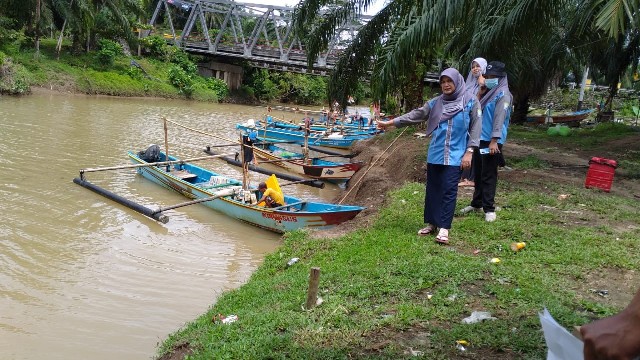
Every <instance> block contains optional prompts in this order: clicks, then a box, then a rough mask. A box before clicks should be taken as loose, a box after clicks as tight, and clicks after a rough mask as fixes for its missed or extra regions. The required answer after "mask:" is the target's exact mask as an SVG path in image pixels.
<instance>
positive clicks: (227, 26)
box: [149, 0, 370, 75]
mask: <svg viewBox="0 0 640 360" xmlns="http://www.w3.org/2000/svg"><path fill="white" fill-rule="evenodd" d="M293 10H294V9H293V8H290V7H285V6H277V5H264V4H252V3H241V2H235V1H232V0H207V1H205V0H158V4H157V6H156V9H155V11H154V13H153V16H152V18H151V20H150V22H149V23H150V24H151V25H152V26H154V28H155V27H156V22H157V21H158V19H159V17H160V15H161V12H162V11H164V13H165V14H167V18H166V22H167V23H168V25H169V29H170V31H171V34H163V35H164V36H165V38H167V40H169V41H170V42H172V43H173V44H174V45H176V46H178V47H180V48H182V49H184V50H185V51H188V52H194V53H200V54H209V55H215V56H219V57H230V58H236V59H244V60H248V61H249V62H250V63H252V64H254V66H256V67H270V68H285V69H293V68H295V69H298V70H297V72H299V71H300V69H307V68H308V63H307V55H306V52H305V50H304V45H303V43H302V42H301V41H300V39H298V38H297V37H296V36H294V35H293V26H292V24H293V20H292V16H293ZM172 13H173V15H172ZM185 14H188V15H187V16H186V21H185V23H184V27H183V29H182V31H181V32H180V33H178V32H176V27H175V23H174V21H175V20H176V18H178V17H182V18H184V17H185ZM369 19H370V17H368V16H362V17H361V19H360V20H361V21H359V23H355V24H344V25H343V26H341V27H340V28H339V29H338V30H336V32H335V33H334V37H333V38H332V39H331V40H330V42H329V49H328V50H327V51H325V52H323V53H321V54H320V55H319V56H318V58H317V59H316V60H315V61H314V63H313V66H312V69H311V73H315V74H322V75H326V74H327V73H328V72H329V71H330V70H332V69H333V68H334V67H335V64H336V62H337V60H338V58H339V57H340V55H341V54H342V52H343V50H344V49H345V48H346V45H347V44H348V43H349V42H350V41H351V39H353V37H354V36H355V34H356V33H357V31H358V29H359V28H360V27H361V26H362V24H363V22H366V21H368V20H369ZM248 20H251V21H248ZM251 23H254V24H253V26H252V28H251V31H250V33H249V34H248V35H247V34H245V30H249V29H245V27H246V25H247V24H251ZM243 25H244V26H243ZM210 33H216V34H215V37H212V36H211V35H212V34H210ZM269 33H271V34H272V35H275V37H274V38H272V39H270V38H269ZM261 40H262V42H263V43H264V44H261ZM265 64H269V65H268V66H265Z"/></svg>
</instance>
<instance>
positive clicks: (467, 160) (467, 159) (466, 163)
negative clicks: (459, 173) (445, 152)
mask: <svg viewBox="0 0 640 360" xmlns="http://www.w3.org/2000/svg"><path fill="white" fill-rule="evenodd" d="M472 158H473V153H470V152H468V151H465V152H464V156H463V157H462V163H461V164H460V166H461V167H462V169H463V170H465V169H468V168H470V167H471V159H472Z"/></svg>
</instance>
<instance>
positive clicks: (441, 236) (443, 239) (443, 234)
mask: <svg viewBox="0 0 640 360" xmlns="http://www.w3.org/2000/svg"><path fill="white" fill-rule="evenodd" d="M436 242H437V243H438V244H444V245H448V244H449V230H448V229H440V232H439V233H438V236H436Z"/></svg>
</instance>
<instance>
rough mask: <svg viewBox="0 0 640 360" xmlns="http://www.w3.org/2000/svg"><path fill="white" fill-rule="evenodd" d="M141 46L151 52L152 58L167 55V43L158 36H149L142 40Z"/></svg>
mask: <svg viewBox="0 0 640 360" xmlns="http://www.w3.org/2000/svg"><path fill="white" fill-rule="evenodd" d="M140 44H141V45H142V46H143V47H144V48H145V49H147V51H149V53H150V54H151V55H152V56H156V57H164V56H165V54H166V53H167V48H168V47H169V45H167V41H166V40H165V39H164V38H162V37H161V36H158V35H153V36H147V37H145V38H142V39H140Z"/></svg>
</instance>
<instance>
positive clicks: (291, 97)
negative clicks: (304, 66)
mask: <svg viewBox="0 0 640 360" xmlns="http://www.w3.org/2000/svg"><path fill="white" fill-rule="evenodd" d="M326 81H327V80H326V79H325V78H323V77H320V76H313V75H307V74H295V73H288V72H278V71H269V70H265V69H249V70H248V71H247V73H246V74H245V80H244V82H245V84H246V85H247V86H248V87H250V88H251V89H252V91H253V94H254V96H255V97H256V98H257V99H259V100H262V101H279V102H292V103H296V104H314V105H318V104H321V103H324V102H326V86H327V82H326ZM363 93H364V91H363Z"/></svg>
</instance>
